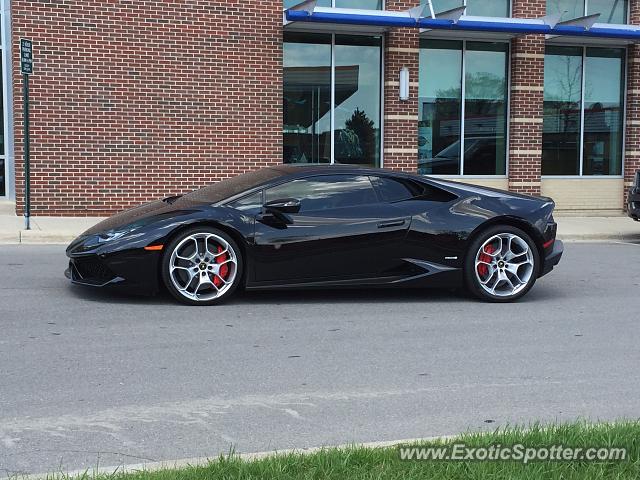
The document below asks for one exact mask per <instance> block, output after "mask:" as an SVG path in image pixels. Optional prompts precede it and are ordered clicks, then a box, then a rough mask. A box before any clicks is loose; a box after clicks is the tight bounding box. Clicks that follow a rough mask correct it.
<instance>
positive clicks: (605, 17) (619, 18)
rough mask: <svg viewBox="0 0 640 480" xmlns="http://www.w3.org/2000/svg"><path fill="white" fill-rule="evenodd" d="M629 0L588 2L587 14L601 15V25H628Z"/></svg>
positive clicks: (589, 0) (592, 0)
mask: <svg viewBox="0 0 640 480" xmlns="http://www.w3.org/2000/svg"><path fill="white" fill-rule="evenodd" d="M627 9H628V5H627V0H588V3H587V13H589V14H591V13H599V14H600V18H598V22H599V23H619V24H624V23H627Z"/></svg>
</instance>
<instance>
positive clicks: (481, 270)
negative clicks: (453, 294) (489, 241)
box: [478, 245, 496, 277]
mask: <svg viewBox="0 0 640 480" xmlns="http://www.w3.org/2000/svg"><path fill="white" fill-rule="evenodd" d="M495 250H496V249H495V247H494V246H493V245H487V246H486V247H484V248H483V249H482V253H481V254H480V256H479V257H478V261H479V262H487V263H491V255H488V254H489V253H493V252H495ZM487 273H489V267H488V266H487V265H486V264H484V263H479V264H478V274H479V275H480V276H481V277H484V276H485V275H486V274H487Z"/></svg>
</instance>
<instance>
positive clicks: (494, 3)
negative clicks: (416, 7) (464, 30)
mask: <svg viewBox="0 0 640 480" xmlns="http://www.w3.org/2000/svg"><path fill="white" fill-rule="evenodd" d="M422 3H423V4H424V3H427V0H422ZM431 5H433V11H434V12H435V13H438V12H445V11H447V10H451V9H453V8H456V7H462V6H466V7H467V10H466V11H465V14H466V15H474V16H478V17H508V16H509V15H510V10H511V5H510V1H509V0H432V1H431Z"/></svg>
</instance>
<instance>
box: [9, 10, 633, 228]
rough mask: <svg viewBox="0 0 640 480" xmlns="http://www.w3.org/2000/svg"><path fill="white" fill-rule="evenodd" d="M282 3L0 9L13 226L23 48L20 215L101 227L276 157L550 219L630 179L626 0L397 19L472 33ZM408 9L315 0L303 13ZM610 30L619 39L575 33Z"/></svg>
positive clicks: (608, 198) (588, 204) (611, 204)
mask: <svg viewBox="0 0 640 480" xmlns="http://www.w3.org/2000/svg"><path fill="white" fill-rule="evenodd" d="M298 1H299V0H284V3H283V1H282V0H274V1H260V2H258V1H253V0H242V1H240V0H225V1H220V0H207V1H203V0H189V1H186V0H180V1H146V0H139V1H126V0H93V1H77V0H58V1H44V0H38V1H26V0H4V1H3V2H2V4H3V9H2V27H3V32H2V45H3V49H2V57H3V67H4V68H3V72H4V73H3V81H4V83H3V87H4V89H3V105H4V108H3V113H4V117H3V120H4V122H3V127H2V130H3V131H2V133H3V137H2V138H3V142H2V146H1V147H2V151H1V152H0V153H1V154H2V155H0V177H1V178H0V199H2V198H4V199H8V200H13V199H15V201H16V210H17V212H18V213H21V212H22V208H23V196H24V189H23V185H24V175H23V164H22V156H23V149H22V140H23V124H22V122H23V120H22V119H23V111H22V100H23V95H22V76H21V74H20V65H19V39H20V38H21V37H28V38H30V39H32V40H33V44H34V48H33V50H34V58H35V62H34V74H33V75H32V76H31V77H30V85H31V105H32V106H31V137H32V142H31V161H32V167H31V174H32V176H31V178H32V214H33V215H75V216H99V215H106V214H110V213H113V212H115V211H118V210H121V209H123V208H126V207H130V206H134V205H137V204H139V203H141V202H144V201H147V200H150V199H154V198H157V197H161V196H166V195H169V194H175V193H180V192H184V191H187V190H191V189H193V188H195V187H198V186H201V185H204V184H207V183H211V182H213V181H216V180H218V179H222V178H225V177H229V176H233V175H235V174H237V173H240V172H244V171H247V170H253V169H256V168H259V167H261V166H265V165H271V164H278V163H282V162H287V163H308V162H324V163H359V164H367V165H376V166H383V167H386V168H394V169H403V170H407V171H415V172H419V173H422V174H428V175H436V176H443V177H447V178H452V179H456V180H461V181H466V182H470V183H479V184H484V185H491V186H495V187H499V188H504V189H511V190H515V191H521V192H528V193H533V194H545V195H550V196H552V197H553V198H554V199H555V200H556V202H557V204H558V208H559V209H560V210H565V211H572V212H578V213H589V214H593V213H619V212H621V211H622V210H623V204H624V195H625V193H624V192H625V190H627V189H628V186H629V185H630V183H631V181H632V178H633V174H634V172H635V171H636V170H637V169H638V168H640V117H638V112H639V108H640V50H639V49H638V47H637V46H636V45H635V44H634V42H635V41H637V39H635V37H634V35H636V34H637V35H638V38H640V32H636V31H635V30H634V29H632V28H630V27H629V25H634V24H640V0H615V1H614V0H588V2H587V1H586V0H512V1H509V0H432V1H431V2H425V0H423V2H422V4H423V6H424V9H423V10H421V11H419V10H416V9H414V10H413V11H412V13H411V14H409V13H404V14H402V15H404V16H405V17H409V18H413V17H411V15H414V16H415V18H416V20H415V21H416V22H418V20H419V19H420V18H428V19H433V18H435V19H436V20H437V19H441V20H440V21H441V22H442V21H444V22H451V23H452V24H454V23H456V22H459V23H460V25H462V24H463V23H464V20H465V19H467V23H469V22H470V21H477V22H479V21H483V22H484V23H486V24H491V23H492V22H493V23H496V25H497V27H495V28H494V29H493V30H491V29H489V30H486V29H485V30H482V31H479V30H473V29H469V30H465V29H449V28H439V27H438V28H417V27H416V28H410V27H396V28H394V27H389V26H388V25H379V24H376V23H377V22H368V23H367V22H363V23H360V24H357V25H356V24H354V23H339V22H336V23H331V22H307V21H291V20H290V19H288V17H287V15H286V14H284V13H283V9H288V8H291V7H294V6H295V4H296V3H298ZM418 3H419V0H415V1H414V2H410V1H407V0H386V2H385V1H383V0H319V1H318V2H317V4H316V5H315V9H313V7H314V5H306V6H305V8H307V10H308V12H305V14H306V15H316V14H317V12H325V13H326V12H330V13H331V12H333V13H335V14H338V15H346V16H347V17H348V16H349V15H351V16H353V15H355V14H363V15H365V14H367V13H368V11H371V10H374V11H376V12H377V13H376V15H383V16H384V15H387V14H386V13H385V12H406V11H407V10H408V9H410V8H412V7H416V6H417V5H418ZM459 7H466V10H464V11H462V9H460V8H459ZM345 8H346V9H347V10H343V9H345ZM312 9H313V10H312ZM452 9H453V10H452ZM312 11H313V12H314V13H311V12H312ZM416 12H417V13H416ZM443 12H444V13H443ZM369 13H370V12H369ZM596 13H599V14H600V16H599V17H598V18H591V17H589V16H591V15H593V14H596ZM462 14H464V16H463V17H460V15H462ZM554 14H558V16H554ZM560 14H561V15H562V18H560V17H559V15H560ZM398 15H400V13H398ZM545 16H546V19H545V20H540V19H542V18H543V17H545ZM584 16H587V18H586V19H582V20H580V21H578V22H573V23H574V24H575V25H577V26H575V28H577V29H582V30H584V35H582V34H580V35H574V36H571V35H568V36H565V35H555V34H553V35H551V34H550V35H545V34H520V35H517V34H514V33H513V32H504V31H502V29H501V28H498V27H499V26H500V25H501V24H504V22H507V23H508V22H509V21H510V19H514V18H515V19H530V20H531V21H530V22H529V23H530V24H531V25H533V26H534V27H535V26H536V25H539V24H543V25H550V26H551V27H553V26H554V25H556V22H558V21H560V22H562V21H569V22H570V23H569V25H572V24H571V20H572V19H575V18H578V17H584ZM536 22H537V23H536ZM594 22H596V23H595V25H594ZM416 25H417V24H416ZM558 25H562V23H558ZM614 25H618V26H619V27H614ZM607 26H609V28H611V29H612V30H611V31H613V30H620V29H625V28H626V29H627V31H629V35H627V36H626V37H625V36H624V35H622V36H617V37H616V36H614V35H611V36H608V35H606V34H605V35H600V36H595V34H589V33H588V32H589V31H592V32H595V31H596V30H598V28H599V29H600V30H601V31H602V29H603V28H605V32H606V31H607V30H606V27H607ZM536 28H537V27H536ZM634 32H635V33H634ZM525 33H527V32H525ZM622 37H624V38H622ZM401 71H404V72H406V73H402V74H401ZM405 90H406V91H405Z"/></svg>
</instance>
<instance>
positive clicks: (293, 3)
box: [283, 0, 331, 8]
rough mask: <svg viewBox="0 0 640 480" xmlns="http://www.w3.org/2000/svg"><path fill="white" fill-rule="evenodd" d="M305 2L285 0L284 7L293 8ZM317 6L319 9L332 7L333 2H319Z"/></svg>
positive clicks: (324, 0) (327, 0) (301, 0)
mask: <svg viewBox="0 0 640 480" xmlns="http://www.w3.org/2000/svg"><path fill="white" fill-rule="evenodd" d="M303 1H304V0H284V2H283V6H284V8H291V7H295V6H296V5H299V4H301V3H302V2H303ZM317 5H318V7H330V6H331V0H318V3H317Z"/></svg>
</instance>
